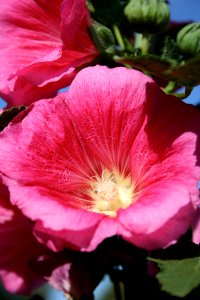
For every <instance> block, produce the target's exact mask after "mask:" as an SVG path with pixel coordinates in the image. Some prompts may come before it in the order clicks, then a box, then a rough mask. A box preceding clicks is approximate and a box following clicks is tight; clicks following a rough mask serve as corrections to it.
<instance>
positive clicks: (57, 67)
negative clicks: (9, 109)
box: [0, 0, 98, 106]
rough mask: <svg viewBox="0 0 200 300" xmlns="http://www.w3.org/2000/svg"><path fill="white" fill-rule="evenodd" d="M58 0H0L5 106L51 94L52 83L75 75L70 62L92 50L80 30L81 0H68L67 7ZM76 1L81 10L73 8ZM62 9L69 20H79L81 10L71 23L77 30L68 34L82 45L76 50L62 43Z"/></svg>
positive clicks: (0, 86)
mask: <svg viewBox="0 0 200 300" xmlns="http://www.w3.org/2000/svg"><path fill="white" fill-rule="evenodd" d="M64 2H65V1H61V0H58V1H57V0H51V1H48V3H47V2H46V1H44V0H37V1H33V0H30V1H28V2H27V1H25V0H22V1H20V2H19V1H16V0H14V1H12V0H8V1H5V0H2V3H1V11H0V28H1V30H0V44H1V49H0V64H1V73H0V94H1V96H2V97H4V99H5V100H7V101H8V102H9V105H10V106H12V105H19V104H25V105H28V104H30V103H31V102H33V101H35V100H38V99H40V98H44V97H45V98H47V97H51V96H54V95H55V93H56V92H57V90H58V89H60V88H62V87H65V86H67V85H68V84H69V83H70V82H71V81H72V79H73V78H74V76H75V75H76V72H75V68H77V67H79V66H80V65H82V64H85V63H88V62H90V61H91V60H93V59H94V58H95V57H96V55H97V54H98V53H97V51H96V50H95V47H94V46H93V43H92V42H91V40H90V39H89V34H88V33H87V32H84V30H86V5H85V3H83V2H84V1H82V0H74V1H70V3H68V4H67V8H65V6H66V5H65V4H64ZM67 2H68V1H67ZM61 4H62V5H61ZM79 4H80V5H81V6H83V5H84V7H83V11H80V10H79V9H78V10H77V11H79V12H80V13H79V14H77V13H74V10H73V9H74V8H76V7H78V6H79ZM62 7H63V11H62ZM82 13H83V17H82ZM68 14H69V18H70V20H71V21H72V22H73V23H74V22H75V23H77V21H78V22H79V19H80V16H81V20H82V21H81V23H80V24H79V26H77V25H76V28H77V35H78V36H75V35H74V40H76V41H77V39H79V38H81V39H80V40H79V41H80V44H83V45H85V46H84V47H83V48H82V50H81V49H79V48H77V46H76V45H75V44H74V47H71V42H70V43H69V48H68V46H67V44H66V42H64V44H63V41H62V38H61V34H62V32H61V23H63V22H66V23H67V20H68ZM38 16H39V17H38ZM77 18H78V19H77ZM62 19H63V20H65V21H62ZM77 24H78V23H77ZM69 26H71V24H70V23H69ZM62 27H63V25H62ZM69 28H70V29H69ZM63 30H66V31H67V32H70V31H71V27H67V24H66V26H64V28H63ZM80 32H82V36H80V34H79V33H80ZM22 99H23V100H22Z"/></svg>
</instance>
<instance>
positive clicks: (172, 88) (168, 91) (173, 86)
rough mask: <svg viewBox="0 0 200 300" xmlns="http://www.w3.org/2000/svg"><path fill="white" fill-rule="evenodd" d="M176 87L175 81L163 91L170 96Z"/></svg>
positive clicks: (170, 82) (169, 83)
mask: <svg viewBox="0 0 200 300" xmlns="http://www.w3.org/2000/svg"><path fill="white" fill-rule="evenodd" d="M175 87H176V83H175V82H174V81H169V82H168V84H167V85H166V87H164V88H163V91H164V92H165V93H166V94H169V93H171V92H173V91H174V89H175Z"/></svg>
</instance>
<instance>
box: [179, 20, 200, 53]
mask: <svg viewBox="0 0 200 300" xmlns="http://www.w3.org/2000/svg"><path fill="white" fill-rule="evenodd" d="M177 44H178V47H179V48H180V50H181V51H182V52H183V53H185V54H190V55H196V54H198V53H199V54H200V23H191V24H188V25H186V26H185V27H183V28H182V29H181V30H180V31H179V33H178V34H177Z"/></svg>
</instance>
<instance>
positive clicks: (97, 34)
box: [89, 21, 115, 54]
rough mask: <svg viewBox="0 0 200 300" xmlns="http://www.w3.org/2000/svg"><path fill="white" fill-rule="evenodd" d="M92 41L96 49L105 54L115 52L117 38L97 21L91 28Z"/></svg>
mask: <svg viewBox="0 0 200 300" xmlns="http://www.w3.org/2000/svg"><path fill="white" fill-rule="evenodd" d="M89 30H90V33H91V36H92V39H93V41H94V44H95V45H96V47H97V48H98V49H99V50H100V51H101V52H104V53H107V54H111V53H113V52H114V50H115V38H114V36H113V34H112V31H111V30H110V29H109V28H108V27H106V26H104V25H103V24H100V23H98V22H96V21H93V22H92V24H91V26H90V27H89Z"/></svg>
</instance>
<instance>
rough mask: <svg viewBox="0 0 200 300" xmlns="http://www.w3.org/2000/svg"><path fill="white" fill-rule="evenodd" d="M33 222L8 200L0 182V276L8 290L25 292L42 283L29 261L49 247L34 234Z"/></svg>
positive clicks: (4, 188)
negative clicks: (40, 242)
mask: <svg viewBox="0 0 200 300" xmlns="http://www.w3.org/2000/svg"><path fill="white" fill-rule="evenodd" d="M33 225H34V224H33V222H31V221H30V220H29V219H28V218H26V217H25V216H23V215H22V213H21V212H20V210H19V209H18V208H17V207H14V206H13V205H12V204H11V203H10V202H9V193H8V190H7V188H6V187H5V186H4V185H3V184H2V183H0V240H1V244H0V277H1V280H2V282H3V284H4V286H5V288H6V289H7V290H8V291H9V292H11V293H20V294H27V293H29V292H31V290H32V289H33V288H36V287H38V286H39V285H41V284H42V283H44V280H43V279H42V276H40V275H38V274H36V273H35V272H34V271H33V269H32V267H31V264H32V263H33V262H34V260H35V259H36V258H37V256H39V255H42V254H44V253H46V254H47V253H48V251H47V249H45V247H44V246H43V245H41V244H39V243H38V242H37V240H36V238H35V237H34V236H33Z"/></svg>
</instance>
